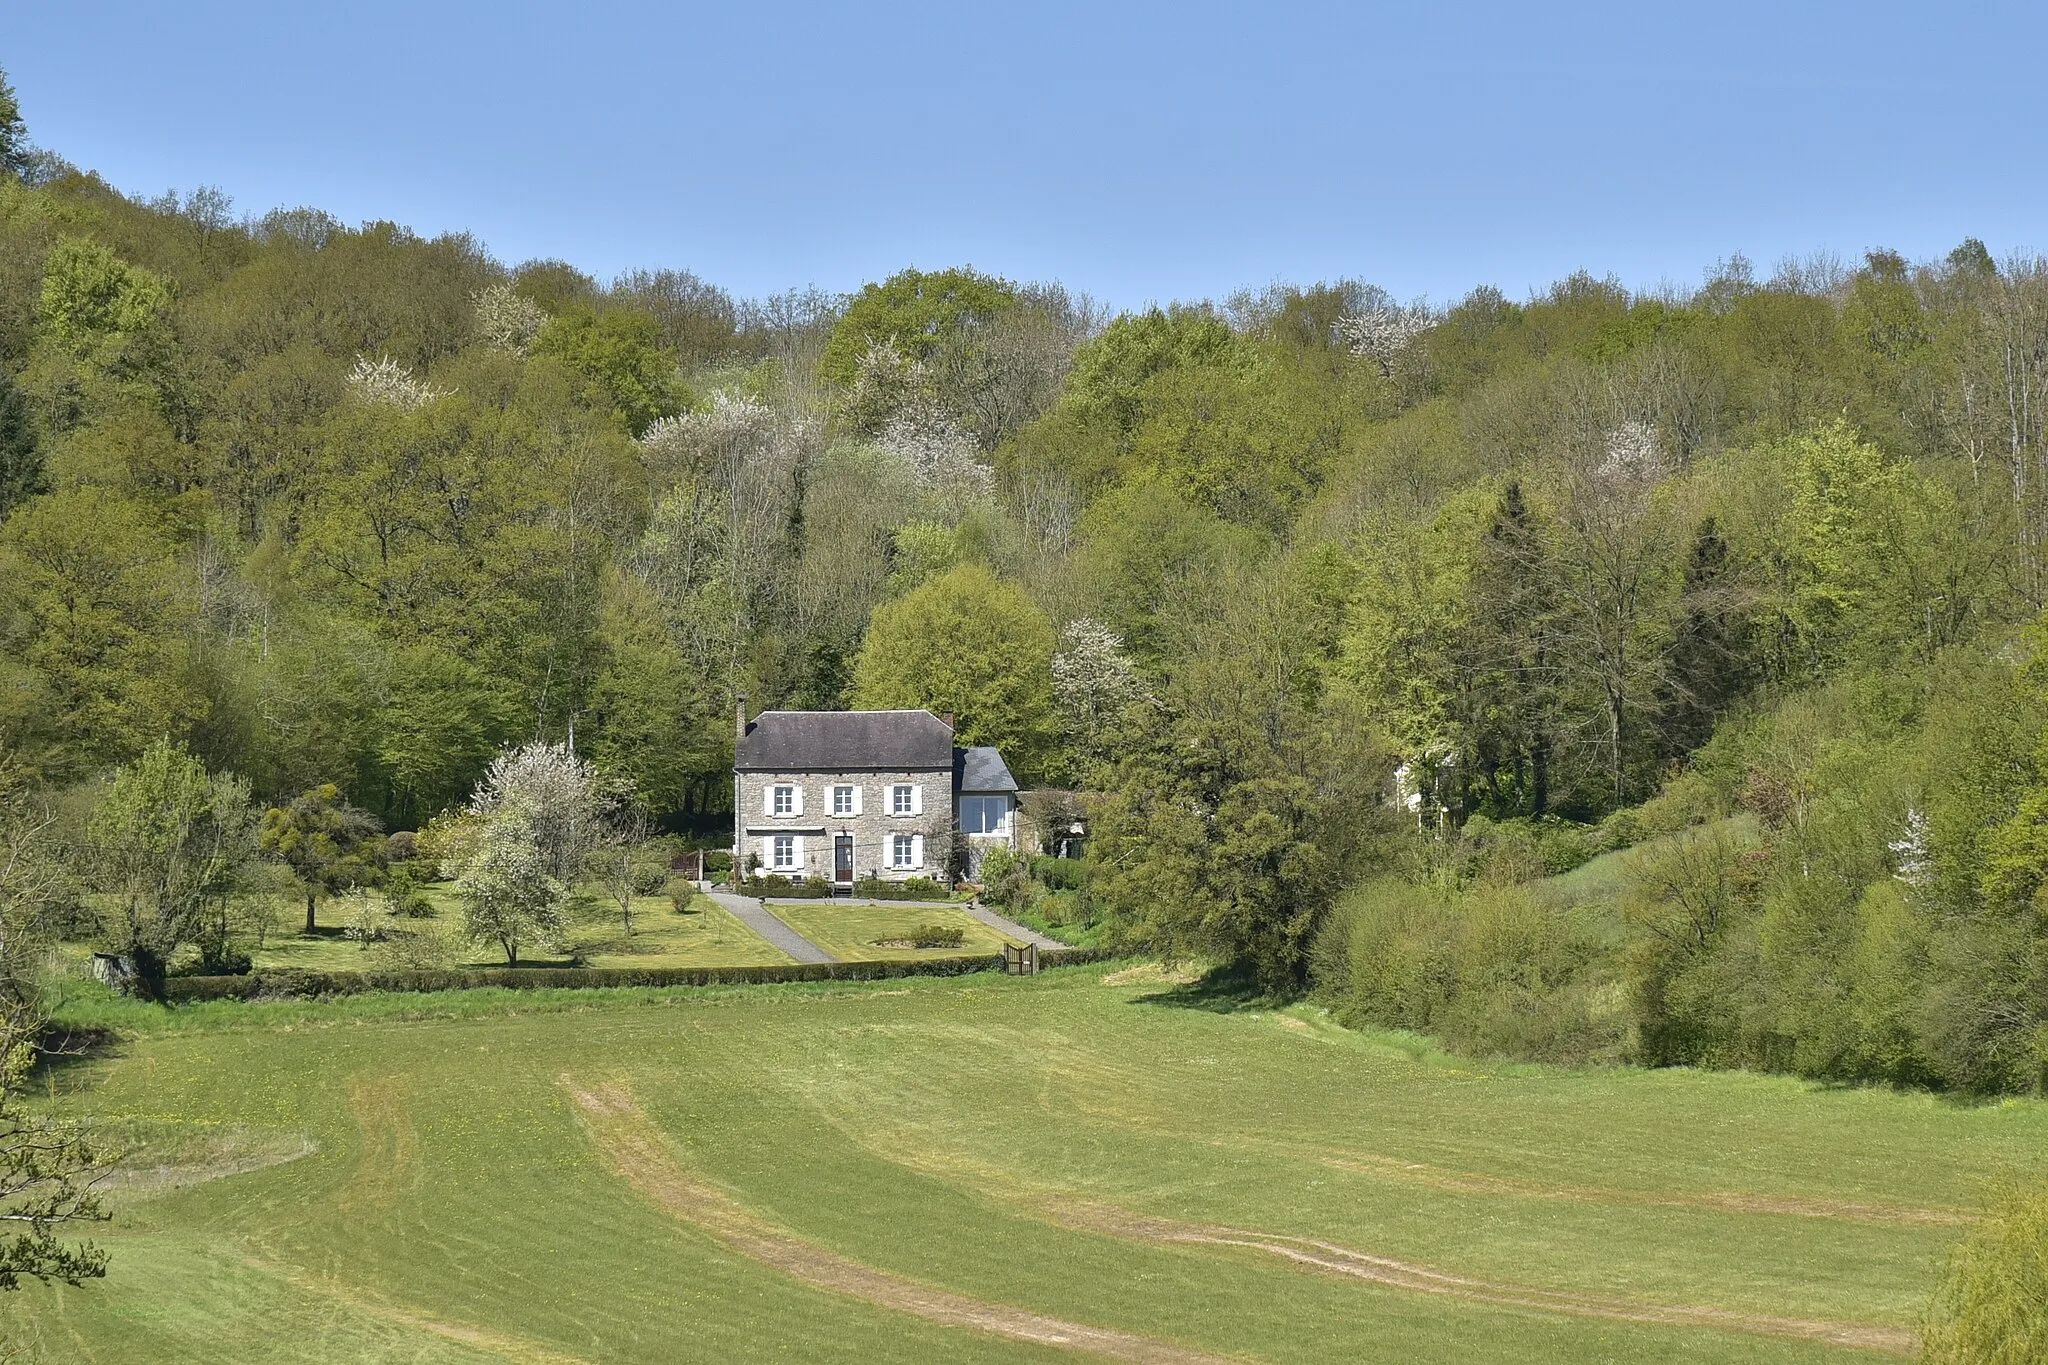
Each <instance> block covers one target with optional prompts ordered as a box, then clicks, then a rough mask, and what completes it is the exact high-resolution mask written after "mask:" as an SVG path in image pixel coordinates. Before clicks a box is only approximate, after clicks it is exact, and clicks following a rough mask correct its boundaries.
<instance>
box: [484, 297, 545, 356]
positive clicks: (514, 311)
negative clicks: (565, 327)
mask: <svg viewBox="0 0 2048 1365" xmlns="http://www.w3.org/2000/svg"><path fill="white" fill-rule="evenodd" d="M474 297H475V301H476V331H477V335H478V336H480V337H482V338H483V341H484V344H485V345H487V346H496V347H498V348H499V349H500V350H505V351H512V352H514V353H516V354H518V355H525V354H526V352H527V349H528V348H529V347H531V346H532V345H533V339H534V337H535V336H537V335H539V333H540V329H541V326H542V324H544V323H545V322H547V320H548V315H547V313H546V312H545V311H544V310H543V309H542V308H541V306H540V305H539V304H537V303H535V302H534V301H533V300H532V299H529V298H527V297H526V296H525V295H524V294H521V293H519V292H518V291H517V290H515V289H513V288H512V286H511V285H509V284H506V283H502V282H501V283H498V284H494V285H492V286H490V287H489V288H488V289H483V290H479V291H478V292H477V294H476V295H475V296H474Z"/></svg>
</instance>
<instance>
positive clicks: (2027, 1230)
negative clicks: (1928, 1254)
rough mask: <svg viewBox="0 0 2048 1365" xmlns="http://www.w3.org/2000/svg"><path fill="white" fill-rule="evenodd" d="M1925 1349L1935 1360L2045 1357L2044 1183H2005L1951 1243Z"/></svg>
mask: <svg viewBox="0 0 2048 1365" xmlns="http://www.w3.org/2000/svg"><path fill="white" fill-rule="evenodd" d="M1922 1351H1923V1352H1924V1354H1923V1357H1922V1358H1923V1359H1925V1360H1927V1361H1929V1362H1931V1363H1932V1365H2030V1363H2031V1362H2036V1361H2043V1360H2048V1185H2037V1186H2035V1187H2034V1188H2032V1189H2026V1188H2021V1187H2017V1186H2016V1187H2013V1188H2011V1189H2008V1190H2007V1191H2006V1192H2005V1193H2004V1194H2003V1196H2002V1197H2001V1198H2000V1199H1999V1200H1998V1201H1997V1203H1996V1205H1995V1206H1994V1207H1993V1209H1992V1215H1991V1217H1990V1218H1989V1219H1988V1220H1986V1221H1985V1222H1984V1223H1983V1224H1982V1225H1981V1226H1979V1227H1978V1228H1977V1229H1976V1230H1975V1231H1973V1232H1972V1233H1971V1234H1970V1235H1969V1237H1968V1238H1966V1239H1965V1240H1964V1241H1963V1243H1962V1244H1961V1245H1960V1246H1958V1247H1957V1248H1956V1249H1955V1253H1954V1254H1953V1256H1951V1258H1950V1260H1949V1264H1948V1270H1947V1273H1946V1274H1945V1275H1944V1276H1943V1277H1942V1282H1941V1287H1940V1288H1939V1289H1938V1290H1937V1291H1936V1292H1935V1295H1934V1299H1933V1301H1932V1302H1931V1303H1930V1304H1929V1305H1928V1310H1927V1323H1926V1330H1925V1331H1924V1333H1923V1334H1922Z"/></svg>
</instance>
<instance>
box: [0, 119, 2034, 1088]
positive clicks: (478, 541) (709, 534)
mask: <svg viewBox="0 0 2048 1365" xmlns="http://www.w3.org/2000/svg"><path fill="white" fill-rule="evenodd" d="M9 136H10V137H12V138H13V139H14V140H13V141H12V142H10V143H9V144H8V145H9V147H10V148H11V149H12V152H11V155H13V157H14V162H13V163H12V164H11V170H10V173H8V174H4V175H0V744H4V745H5V747H6V748H7V749H8V750H9V751H11V752H12V753H13V755H14V756H15V758H16V760H17V761H18V762H19V763H20V764H22V765H24V766H25V768H26V770H27V771H28V772H29V773H31V774H32V775H33V777H34V778H35V779H36V780H37V781H39V782H41V783H43V784H46V785H47V786H48V787H49V788H50V789H52V790H68V789H72V788H76V787H78V786H79V785H80V784H89V783H93V782H96V781H98V780H100V779H101V778H102V777H103V775H105V774H106V773H108V772H109V771H111V770H113V769H115V768H117V767H119V766H120V765H123V764H127V763H130V762H131V761H133V760H134V759H136V758H137V756H138V755H140V754H141V753H142V752H143V751H144V750H145V748H146V747H147V746H149V745H150V744H152V743H153V742H155V741H157V740H160V739H163V738H165V737H168V738H170V739H172V740H174V741H176V742H177V743H179V744H181V745H183V746H185V747H187V748H188V749H189V750H190V751H191V752H192V753H193V754H195V755H197V756H198V757H199V758H200V759H202V760H203V761H204V763H205V765H206V766H207V767H208V768H209V769H211V770H214V771H217V772H232V773H235V774H239V775H240V776H241V777H242V778H243V779H245V780H246V781H247V782H248V783H249V784H250V786H251V788H252V789H253V792H254V794H255V795H256V796H257V797H258V798H259V799H261V800H264V801H268V802H271V803H283V802H285V801H288V800H289V799H291V798H292V797H294V796H297V795H298V794H300V793H302V792H306V791H309V790H312V789H314V788H317V787H319V786H321V785H322V784H326V783H333V784H336V785H338V786H339V787H340V788H341V789H342V790H343V791H344V792H345V793H346V794H347V796H348V797H349V799H350V800H352V801H353V802H355V803H356V804H358V805H361V806H363V807H367V808H369V809H370V810H372V811H374V812H375V813H376V814H377V815H378V816H379V817H380V818H381V819H382V820H383V821H384V822H385V824H386V825H387V826H388V827H390V828H393V829H403V828H416V827H417V826H419V825H420V824H422V823H424V822H425V821H427V820H428V819H429V818H431V817H432V816H434V815H435V814H437V813H438V812H441V811H443V810H445V809H448V808H451V807H453V806H456V805H459V804H460V803H461V802H462V801H463V800H464V799H465V798H466V797H467V796H468V794H469V792H470V791H471V789H472V787H473V786H474V784H475V783H476V781H477V779H478V777H479V775H480V774H481V773H482V772H483V770H484V768H485V766H486V765H487V764H488V763H489V762H490V761H491V759H492V758H493V757H494V756H495V755H496V754H498V753H499V752H500V751H501V749H503V748H504V747H505V746H507V745H509V744H513V743H517V742H524V741H527V740H531V739H536V738H538V739H546V740H555V741H558V740H564V739H567V738H569V737H570V736H571V734H572V732H573V737H574V740H575V744H576V747H577V750H578V752H580V753H583V754H586V755H588V756H590V757H591V758H592V759H593V760H594V761H595V762H596V764H597V765H598V766H599V768H600V769H601V770H603V771H604V772H606V773H607V774H608V775H609V776H611V777H614V778H616V779H620V780H623V781H626V782H630V783H631V786H632V790H633V792H634V793H635V794H636V797H637V799H638V801H639V802H640V803H641V804H642V805H644V807H645V808H646V809H647V811H648V813H649V814H650V815H651V816H652V817H653V818H654V819H655V820H656V821H657V822H659V823H661V824H662V825H664V826H666V827H668V828H670V829H677V830H709V829H713V828H715V827H716V826H717V824H718V820H719V816H720V814H721V812H722V810H723V808H724V804H725V803H726V802H727V801H729V791H728V783H727V777H728V772H729V764H730V761H731V744H732V733H731V732H732V722H731V716H732V708H733V703H734V699H735V697H736V696H737V695H738V694H740V693H745V694H747V695H748V696H749V697H750V698H751V700H752V703H753V705H754V706H755V707H757V708H758V707H761V706H803V707H836V706H846V705H854V706H912V705H928V706H930V707H932V708H933V709H934V710H939V711H954V712H956V713H958V715H959V717H960V724H961V732H962V734H963V735H964V736H965V737H966V738H967V740H968V741H970V742H973V743H996V744H1000V745H1002V746H1003V749H1004V752H1005V754H1006V755H1008V756H1009V758H1010V761H1011V764H1012V766H1013V767H1014V768H1016V769H1017V771H1018V773H1019V776H1020V777H1021V778H1023V779H1024V780H1025V781H1026V783H1027V785H1028V784H1032V783H1038V784H1044V785H1049V786H1057V787H1066V788H1076V789H1081V790H1085V791H1091V792H1099V793H1102V794H1103V796H1102V800H1101V802H1100V805H1099V807H1098V809H1097V810H1096V813H1095V814H1096V838H1095V841H1094V847H1093V850H1092V853H1091V869H1090V871H1089V873H1088V876H1087V881H1086V893H1085V895H1086V909H1085V910H1084V911H1083V912H1081V913H1084V914H1085V915H1088V916H1096V917H1103V918H1105V919H1106V921H1107V922H1109V923H1111V924H1113V925H1114V928H1115V932H1116V933H1117V934H1118V935H1120V936H1121V937H1122V938H1123V939H1124V940H1125V941H1129V942H1134V943H1146V942H1149V943H1154V944H1158V945H1162V946H1165V947H1168V948H1172V949H1176V950H1181V951H1188V952H1197V953H1208V954H1214V955H1219V956H1223V957H1229V958H1236V959H1242V960H1244V961H1245V962H1247V963H1249V964H1251V965H1252V966H1254V967H1255V968H1256V969H1257V972H1258V974H1259V976H1260V978H1261V979H1262V980H1264V981H1265V982H1266V983H1267V984H1269V985H1272V986H1275V987H1287V988H1291V987H1293V986H1296V985H1299V984H1300V983H1302V982H1304V981H1306V980H1307V979H1308V973H1309V972H1310V968H1311V962H1312V959H1313V960H1314V961H1316V962H1320V963H1321V964H1323V965H1322V970H1323V972H1324V976H1323V978H1322V982H1323V985H1324V987H1325V988H1326V989H1328V990H1330V991H1331V992H1333V993H1334V994H1335V995H1336V996H1338V997H1340V998H1343V999H1346V1000H1349V1001H1351V1002H1352V1004H1351V1008H1354V1009H1355V1010H1357V1011H1359V1012H1361V1013H1363V1014H1365V1015H1368V1016H1370V1017H1375V1018H1380V1019H1383V1020H1385V1021H1388V1022H1396V1023H1402V1024H1406V1025H1410V1026H1415V1027H1424V1028H1431V1029H1435V1030H1438V1031H1445V1030H1449V1031H1451V1032H1453V1033H1457V1032H1458V1031H1459V1030H1463V1031H1464V1033H1463V1036H1465V1037H1467V1038H1469V1039H1470V1040H1471V1041H1472V1042H1473V1044H1474V1045H1475V1046H1482V1047H1488V1048H1494V1049H1499V1050H1507V1051H1520V1052H1523V1053H1529V1054H1534V1055H1562V1054H1565V1053H1570V1054H1572V1055H1590V1054H1599V1055H1619V1056H1632V1057H1636V1058H1640V1059H1645V1060H1653V1061H1722V1062H1742V1063H1746V1064H1756V1065H1767V1066H1784V1067H1793V1068H1796V1069H1799V1070H1802V1071H1806V1072H1810V1073H1812V1074H1822V1075H1838V1076H1870V1077H1887V1078H1893V1079H1903V1080H1927V1081H1934V1082H1938V1083H1945V1084H1962V1085H1971V1086H1978V1087H1982V1088H1991V1089H2010V1088H2026V1087H2033V1086H2038V1085H2039V1084H2040V1083H2041V1081H2042V1077H2043V1074H2044V1068H2048V1032H2044V1021H2048V935H2044V930H2043V920H2042V916H2043V909H2042V906H2041V904H2040V902H2039V901H2038V895H2039V892H2040V888H2041V887H2042V885H2043V882H2044V878H2048V772H2044V769H2043V766H2042V765H2043V762H2044V759H2048V753H2044V752H2043V751H2042V749H2041V743H2042V738H2043V723H2044V720H2048V706H2044V702H2043V693H2042V681H2043V680H2042V678H2041V676H2040V675H2039V673H2038V671H2037V669H2036V666H2035V663H2034V660H2035V658H2036V651H2037V648H2038V645H2039V640H2038V637H2037V636H2036V635H2035V634H2034V633H2033V630H2032V623H2033V622H2035V620H2036V619H2037V617H2038V616H2039V613H2040V611H2041V609H2042V607H2043V604H2044V599H2048V409H2044V402H2048V262H2044V261H2042V260H2039V259H2034V258H2025V259H2013V260H2009V261H2004V262H2000V261H1996V260H1994V259H1993V258H1992V257H1991V256H1990V255H1989V254H1988V253H1987V251H1986V250H1985V248H1984V247H1983V246H1982V245H1981V244H1980V243H1978V242H1976V241H1968V242H1965V243H1963V244H1962V245H1961V246H1959V247H1957V248H1956V249H1955V250H1954V251H1953V252H1951V253H1950V254H1949V255H1948V256H1947V257H1946V258H1944V259H1942V260H1938V261H1931V262H1911V261H1907V260H1905V259H1902V258H1901V257H1899V256H1898V255H1895V254H1893V253H1890V252H1887V251H1882V250H1876V251H1872V252H1870V253H1869V254H1868V255H1867V256H1865V257H1864V258H1863V259H1862V260H1860V261H1858V262H1856V263H1854V264H1853V265H1845V264H1842V263H1839V262H1836V261H1833V260H1829V259H1815V260H1811V261H1807V262H1803V263H1788V264H1786V265H1784V266H1782V267H1779V268H1778V269H1776V270H1775V271H1774V272H1772V273H1770V274H1768V275H1765V274H1762V273H1760V272H1758V271H1757V270H1756V269H1754V268H1753V267H1752V266H1751V265H1750V264H1749V263H1748V262H1746V261H1744V260H1743V259H1741V258H1740V257H1734V258H1731V259H1730V260H1728V261H1725V262H1722V263H1720V264H1719V265H1717V266H1715V267H1714V268H1713V269H1711V270H1710V271H1709V272H1708V274H1707V277H1706V280H1705V283H1704V284H1703V285H1702V286H1701V287H1700V288H1698V289H1697V290H1694V291H1691V292H1684V291H1677V292H1667V293H1661V294H1656V295H1645V294H1638V293H1632V292H1631V291H1629V290H1628V289H1625V288H1623V287H1622V286H1621V285H1620V284H1618V283H1616V282H1615V281H1613V280H1611V279H1601V278H1597V277H1595V276H1593V275H1591V274H1583V273H1582V274H1577V275H1573V276H1572V277H1570V278H1569V279H1566V280H1563V281H1560V282H1559V283H1557V284H1556V285H1555V286H1553V287H1552V288H1550V289H1549V290H1548V291H1546V292H1544V293H1542V294H1540V295H1537V296H1535V297H1531V298H1528V299H1522V300H1515V299H1509V298H1507V297H1505V296H1504V295H1503V294H1502V293H1501V292H1499V291H1498V290H1495V289H1492V288H1486V287H1481V288H1477V289H1475V290H1473V291H1472V292H1471V293H1470V294H1468V295H1467V296H1466V297H1464V298H1462V299H1460V300H1457V301H1456V302H1454V303H1451V304H1450V305H1449V306H1446V307H1441V308H1431V307H1427V306H1424V305H1421V304H1412V305H1411V304H1403V303H1401V302H1399V301H1396V300H1394V299H1392V298H1390V297H1388V296H1387V295H1386V294H1385V293H1384V292H1383V291H1381V290H1379V289H1377V288H1375V287H1374V286H1372V285H1370V284H1367V283H1363V282H1360V281H1355V280H1344V281H1338V282H1335V283H1325V284H1319V285H1315V286H1305V287H1292V286H1274V287H1271V288H1267V289H1264V290H1259V291H1251V292H1245V293H1241V294H1238V295H1235V296H1233V297H1231V298H1229V299H1226V300H1222V301H1202V302H1193V303H1183V304H1174V305H1171V306H1168V307H1162V308H1153V309H1147V310H1143V311H1133V312H1127V313H1120V314H1116V315H1114V316H1111V315H1109V314H1108V313H1106V312H1105V311H1104V310H1102V309H1100V308H1099V307H1097V306H1096V305H1094V304H1093V303H1091V302H1090V301H1089V300H1088V299H1087V298H1085V297H1083V296H1080V295H1077V294H1074V293H1072V292H1070V291H1069V290H1067V289H1066V288H1063V287H1061V286H1060V285H1058V284H1043V283H1040V284H1026V283H1018V282H1014V281H1009V280H1004V279H1001V278H998V277H995V276H993V275H989V274H985V273H981V272H977V271H974V270H972V269H968V268H965V267H962V268H958V269H951V270H941V271H918V270H909V269H906V270H904V271H902V272H901V273H899V274H896V275H894V276H892V277H890V278H889V279H887V280H886V281H882V282H879V283H874V284H869V285H867V286H865V287H863V288H862V289H861V290H860V291H859V292H857V293H855V294H853V295H851V296H849V297H837V296H829V295H824V294H820V293H818V292H816V291H800V292H792V293H790V294H786V295H782V296H778V297H774V298H769V299H761V300H736V299H734V298H732V297H731V296H729V295H728V294H727V293H726V292H725V291H723V290H721V289H719V288H718V287H717V286H716V285H714V284H711V283H708V282H705V281H703V280H700V279H698V278H697V277H695V276H694V275H691V274H689V273H688V272H686V271H680V270H646V271H635V272H631V273H628V274H626V275H622V276H620V277H619V278H618V279H615V280H612V281H598V280H594V279H592V278H590V277H589V276H587V275H585V274H583V273H581V272H580V271H578V270H577V269H575V268H574V267H572V266H570V265H567V264H564V263H562V262H558V261H537V262H528V263H525V264H522V265H518V266H508V265H507V264H505V263H503V262H500V261H497V260H494V259H493V258H492V257H491V256H490V255H489V254H488V253H487V252H486V251H485V250H484V249H483V247H482V246H481V245H479V244H478V243H477V242H475V241H474V240H471V239H469V238H467V237H462V236H449V237H440V238H434V239H431V240H430V239H425V238H422V237H420V236H418V235H416V234H414V233H413V232H411V231H409V230H407V229H405V228H404V227H401V226H399V225H396V224H393V223H368V224H363V225H360V226H356V227H350V226H347V225H344V224H342V223H340V222H338V221H336V220H335V219H333V218H332V217H330V216H329V215H327V214H325V213H323V212H321V211H319V210H317V209H314V208H298V209H289V210H279V211H275V212H271V213H268V214H264V215H262V216H260V217H249V218H238V217H237V216H236V215H235V213H234V212H233V210H232V207H231V206H230V205H229V204H228V203H227V201H226V200H225V199H224V198H223V197H222V196H220V195H219V194H218V193H217V192H212V191H198V192H194V193H192V194H189V195H176V194H173V195H166V196H165V197H163V198H161V199H158V200H142V199H138V198H135V197H132V196H128V195H124V194H122V193H120V192H118V191H117V190H115V189H113V188H112V187H110V186H108V185H106V184H105V183H103V182H102V181H101V180H99V179H97V178H96V177H94V176H92V175H90V174H85V173H81V172H79V171H77V170H76V169H74V168H72V167H70V166H68V165H66V164H65V163H63V162H62V161H61V160H59V159H57V158H55V157H51V156H48V155H42V156H37V157H31V156H29V155H27V154H26V152H25V151H23V150H22V149H24V148H25V147H26V145H27V144H26V142H25V140H23V139H22V137H21V130H20V127H19V125H18V124H17V125H15V127H14V130H13V132H12V133H11V134H9ZM1645 803H1647V804H1645ZM1659 838H1661V839H1662V840H1663V842H1662V843H1659V844H1656V845H1655V846H1654V847H1648V848H1646V849H1645V850H1644V855H1643V857H1641V858H1638V859H1637V860H1636V861H1635V862H1633V863H1631V864H1630V867H1631V868H1632V869H1633V870H1632V871H1630V872H1629V874H1628V876H1629V877H1630V878H1632V879H1633V880H1631V881H1630V882H1629V886H1630V888H1631V890H1629V891H1628V892H1627V893H1626V895H1624V896H1623V897H1622V900H1621V901H1620V902H1617V904H1623V905H1624V908H1623V909H1620V910H1616V911H1615V914H1614V917H1613V918H1612V919H1611V920H1603V921H1600V922H1598V923H1593V922H1591V921H1588V920H1587V919H1586V917H1584V916H1583V915H1581V916H1577V917H1576V918H1575V917H1574V914H1573V912H1572V911H1571V909H1570V906H1569V905H1565V906H1564V907H1563V908H1559V907H1558V906H1557V905H1553V904H1552V903H1551V902H1549V901H1544V900H1543V899H1542V898H1541V897H1539V896H1538V895H1537V893H1536V891H1535V890H1531V889H1530V887H1531V884H1532V882H1533V881H1534V879H1537V878H1540V877H1542V876H1543V875H1545V874H1546V873H1554V872H1561V871H1564V870H1567V869H1568V868H1570V867H1572V866H1575V865H1576V864H1578V863H1580V862H1583V861H1584V860H1585V859H1587V858H1589V857H1591V856H1592V855H1594V854H1595V853H1598V852H1601V851H1602V850H1619V849H1622V848H1626V847H1629V846H1631V845H1634V844H1636V843H1639V842H1642V841H1645V840H1654V839H1659ZM1653 854H1654V855H1655V856H1654V857H1652V856H1651V855H1653ZM1657 858H1662V859H1663V860H1664V861H1663V862H1657V861H1656V859H1657ZM1361 887H1363V888H1364V889H1363V890H1360V889H1358V888H1361ZM1347 896H1348V899H1347ZM1517 898H1520V899H1517ZM1624 903H1625V904H1624ZM1333 907H1337V908H1336V910H1335V911H1334V912H1333ZM1333 913H1334V916H1335V917H1334V918H1333V917H1332V916H1333ZM1319 933H1320V934H1321V935H1322V947H1321V949H1320V950H1316V949H1315V948H1314V945H1315V944H1316V942H1317V938H1318V934H1319ZM1375 973H1377V974H1378V975H1375ZM1375 983H1377V984H1375Z"/></svg>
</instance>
